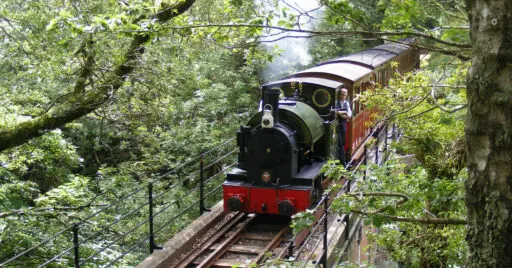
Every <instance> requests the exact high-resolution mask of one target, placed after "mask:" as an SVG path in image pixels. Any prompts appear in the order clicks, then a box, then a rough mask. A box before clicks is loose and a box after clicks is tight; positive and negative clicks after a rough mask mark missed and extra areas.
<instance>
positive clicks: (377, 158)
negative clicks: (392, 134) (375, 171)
mask: <svg viewBox="0 0 512 268" xmlns="http://www.w3.org/2000/svg"><path fill="white" fill-rule="evenodd" d="M376 133H377V141H376V142H375V164H377V165H379V140H380V135H379V132H378V131H377V132H376Z"/></svg>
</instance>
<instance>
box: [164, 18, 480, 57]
mask: <svg viewBox="0 0 512 268" xmlns="http://www.w3.org/2000/svg"><path fill="white" fill-rule="evenodd" d="M212 27H217V28H265V29H272V30H280V31H283V32H295V33H306V34H310V35H314V36H335V37H340V36H362V35H366V36H368V35H374V36H376V37H379V38H380V37H384V36H410V37H420V38H423V39H427V40H432V41H435V42H436V43H438V44H443V45H446V46H450V47H455V48H459V50H457V51H458V52H459V53H460V52H461V50H460V49H463V50H467V51H470V49H471V44H469V43H468V44H465V43H454V42H450V41H446V40H442V39H439V38H437V37H435V36H432V35H429V34H424V33H419V32H400V31H397V32H374V31H314V30H304V29H289V28H285V27H279V26H269V25H258V24H244V23H241V24H200V25H187V26H169V27H164V28H165V29H173V30H184V29H196V28H212Z"/></svg>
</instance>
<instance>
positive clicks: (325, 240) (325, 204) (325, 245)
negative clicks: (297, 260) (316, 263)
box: [322, 195, 329, 268]
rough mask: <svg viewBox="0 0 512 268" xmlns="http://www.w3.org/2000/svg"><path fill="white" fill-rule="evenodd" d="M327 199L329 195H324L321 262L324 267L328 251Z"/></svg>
mask: <svg viewBox="0 0 512 268" xmlns="http://www.w3.org/2000/svg"><path fill="white" fill-rule="evenodd" d="M328 201H329V196H328V195H326V196H325V201H324V255H323V257H322V263H323V267H324V268H325V267H327V251H328V246H327V238H328V234H327V220H328V208H329V205H328Z"/></svg>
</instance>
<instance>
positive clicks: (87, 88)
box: [0, 0, 195, 151]
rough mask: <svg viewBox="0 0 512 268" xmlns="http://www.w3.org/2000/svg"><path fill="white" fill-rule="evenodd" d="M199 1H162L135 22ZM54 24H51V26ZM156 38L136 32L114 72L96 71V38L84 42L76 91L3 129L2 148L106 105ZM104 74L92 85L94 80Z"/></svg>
mask: <svg viewBox="0 0 512 268" xmlns="http://www.w3.org/2000/svg"><path fill="white" fill-rule="evenodd" d="M194 2H195V0H185V1H177V2H176V3H173V4H168V3H166V2H162V3H161V8H160V9H159V10H157V11H156V12H155V13H154V14H152V15H149V14H147V13H143V14H141V15H140V16H139V17H136V18H134V21H132V22H131V23H133V24H137V23H139V22H141V21H147V22H152V21H156V22H158V23H165V22H167V21H168V20H170V19H172V18H175V17H177V16H179V15H181V14H183V13H184V12H186V11H187V10H188V9H189V8H190V7H191V6H192V4H194ZM51 26H52V24H50V25H49V27H50V28H51ZM151 39H152V35H151V34H150V33H149V32H147V31H141V32H140V33H135V34H134V35H133V38H132V39H131V41H130V42H129V44H128V45H127V48H126V51H125V52H124V55H123V58H122V60H121V61H120V62H118V63H117V64H115V66H112V67H113V68H112V69H111V70H110V71H106V72H103V73H101V74H97V73H96V74H95V70H94V69H95V68H96V66H95V64H96V63H95V61H96V60H97V59H96V56H95V51H94V40H93V39H92V38H90V39H86V40H84V41H83V44H82V46H81V47H80V48H79V49H78V50H77V52H76V53H75V54H78V53H79V54H83V58H84V64H83V66H82V68H81V70H80V72H79V74H78V76H77V79H76V82H75V85H74V87H73V91H72V92H68V93H67V94H66V95H64V96H63V100H60V103H59V104H57V105H55V106H53V107H51V108H50V109H48V110H47V111H46V112H45V113H43V114H41V115H39V116H37V117H35V118H33V119H30V120H27V121H24V122H20V123H17V124H15V125H14V126H12V127H10V129H5V128H4V129H0V151H3V150H5V149H8V148H11V147H14V146H17V145H20V144H23V143H25V142H26V141H27V140H29V139H32V138H35V137H39V136H41V135H43V134H44V133H46V132H47V131H49V130H53V129H55V128H58V127H61V126H63V125H64V124H66V123H68V122H71V121H73V120H75V119H78V118H80V117H82V116H84V115H87V114H89V113H90V112H92V111H94V110H96V109H97V108H98V107H100V106H101V105H103V104H104V103H105V102H106V101H107V100H108V99H109V98H110V97H111V96H112V94H113V93H115V92H116V91H117V90H118V89H119V88H120V87H121V86H122V85H123V84H124V82H125V81H126V79H127V78H128V77H129V75H130V73H131V72H132V71H133V70H134V69H135V67H136V66H137V65H138V61H137V58H138V57H139V56H140V55H142V54H144V45H145V44H146V43H147V42H148V41H150V40H151ZM97 76H101V77H102V79H98V81H96V82H95V85H94V86H92V87H91V82H90V80H93V79H94V78H95V77H97Z"/></svg>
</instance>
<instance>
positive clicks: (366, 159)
mask: <svg viewBox="0 0 512 268" xmlns="http://www.w3.org/2000/svg"><path fill="white" fill-rule="evenodd" d="M363 153H364V158H363V164H364V174H363V180H366V170H367V168H366V165H367V164H368V157H367V154H368V145H366V143H365V144H364V152H363Z"/></svg>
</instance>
